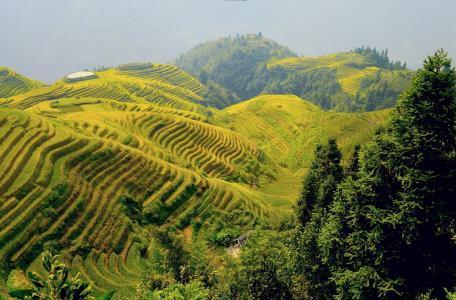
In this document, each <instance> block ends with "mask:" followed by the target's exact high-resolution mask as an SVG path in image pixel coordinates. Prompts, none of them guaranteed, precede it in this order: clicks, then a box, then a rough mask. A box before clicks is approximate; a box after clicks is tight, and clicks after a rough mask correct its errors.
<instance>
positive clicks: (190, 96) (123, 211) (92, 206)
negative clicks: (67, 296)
mask: <svg viewBox="0 0 456 300" xmlns="http://www.w3.org/2000/svg"><path fill="white" fill-rule="evenodd" d="M201 91H202V85H201V84H200V83H199V82H198V81H197V80H195V79H194V78H193V77H191V76H190V75H188V74H187V73H185V72H183V71H181V70H179V69H177V68H176V67H173V66H168V65H151V64H130V65H124V66H120V67H118V68H115V69H109V70H106V71H102V72H96V73H95V75H94V77H93V78H91V79H88V80H82V81H76V82H68V81H67V80H62V81H59V82H57V83H55V84H54V85H52V86H49V87H42V88H38V89H36V90H33V91H29V92H27V93H24V94H21V95H17V96H14V97H9V98H6V99H0V125H1V126H0V141H1V143H0V174H1V175H0V270H3V274H0V277H2V278H3V281H4V280H5V279H6V276H7V275H8V272H9V270H11V269H13V268H28V269H30V270H36V271H38V272H42V269H41V268H40V266H39V264H38V262H39V257H38V254H39V253H40V252H41V251H42V250H43V249H45V248H46V249H52V250H53V251H55V252H60V253H61V254H62V255H63V257H64V258H65V260H66V261H67V262H68V263H69V264H70V265H71V266H72V270H73V272H81V274H82V276H83V278H84V279H85V280H86V281H88V282H90V283H91V284H92V285H93V287H94V291H95V293H96V294H100V293H102V292H106V291H110V290H117V291H118V293H117V296H116V297H119V299H121V298H122V297H128V296H126V295H131V294H132V293H133V292H134V289H135V287H136V285H137V284H139V282H140V281H141V279H142V276H143V275H142V274H143V273H144V272H145V267H146V266H147V264H145V261H144V258H143V257H142V256H141V253H142V252H141V251H142V250H141V249H152V248H154V249H155V247H158V248H159V249H161V248H162V247H165V246H164V245H163V244H162V242H161V239H160V238H159V237H160V236H162V235H161V234H158V233H157V231H158V232H162V233H166V234H170V233H173V234H177V236H181V235H182V234H183V232H187V233H188V232H190V233H191V232H192V231H194V232H195V234H196V232H197V231H198V230H203V229H204V228H208V226H209V227H210V226H212V224H213V223H217V224H218V223H219V222H222V224H225V225H226V226H228V227H229V226H233V227H235V228H239V230H240V231H241V232H242V231H247V230H249V228H251V227H252V226H253V224H256V223H258V222H262V220H263V221H264V220H267V219H268V218H269V217H271V216H274V214H276V213H277V212H280V211H286V210H289V208H290V204H291V203H292V202H293V201H294V200H295V196H297V194H298V192H299V189H300V181H301V176H302V174H303V173H304V172H305V170H306V168H307V167H308V166H309V164H310V162H311V158H312V154H313V149H314V146H315V144H316V143H318V142H320V141H323V140H325V139H326V138H327V137H329V136H336V137H338V138H339V141H340V145H341V147H342V150H343V152H344V153H348V152H350V151H352V148H353V145H354V144H355V143H364V142H366V141H367V140H368V139H369V137H370V136H371V135H372V134H373V132H374V130H375V129H376V128H377V127H378V126H379V125H381V124H382V123H383V121H384V119H385V117H386V116H387V114H388V112H387V111H380V112H376V113H359V114H347V113H332V112H325V111H323V110H321V109H320V108H318V107H317V106H315V105H313V104H311V103H309V102H307V101H304V100H302V99H300V98H298V97H296V96H261V97H258V98H254V99H251V100H249V101H246V102H243V103H240V104H238V105H235V106H232V107H229V108H226V109H224V110H221V111H220V110H217V109H212V108H207V107H205V106H203V105H202V103H205V99H204V98H203V97H202V96H201V95H200V94H201ZM277 208H280V209H279V210H277ZM225 215H227V216H230V215H232V216H236V217H223V216H225ZM220 216H221V217H220ZM240 216H242V217H240ZM218 218H222V219H221V220H223V221H220V220H219V221H216V220H218ZM229 220H231V221H229ZM198 224H199V225H198ZM211 230H219V229H211ZM212 255H214V254H212ZM1 285H2V284H1V281H0V286H1ZM0 290H1V289H0ZM0 294H1V292H0Z"/></svg>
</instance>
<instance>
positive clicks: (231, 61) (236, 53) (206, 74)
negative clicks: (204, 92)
mask: <svg viewBox="0 0 456 300" xmlns="http://www.w3.org/2000/svg"><path fill="white" fill-rule="evenodd" d="M291 56H296V54H295V53H293V52H292V51H291V50H289V49H288V48H286V47H284V46H282V45H279V44H278V43H276V42H274V41H271V40H269V39H267V38H265V37H263V36H261V35H254V34H249V35H243V36H237V37H227V38H221V39H218V40H216V41H213V42H207V43H203V44H200V45H198V46H196V47H194V48H193V49H191V50H190V51H188V52H187V53H185V54H184V55H181V56H180V57H179V58H178V59H177V60H176V65H177V66H178V67H180V68H182V69H183V70H185V71H187V72H189V73H191V74H194V75H196V76H197V77H198V78H199V79H200V80H201V82H203V83H204V84H207V85H208V87H209V94H211V96H212V97H215V98H213V99H210V100H212V103H213V104H214V105H215V106H217V107H226V106H228V105H230V104H232V103H236V102H239V101H240V100H245V99H248V98H251V97H254V96H256V95H258V94H259V93H260V92H261V90H262V84H263V81H264V78H259V77H258V75H259V74H261V73H262V70H263V68H264V67H265V65H266V63H267V62H268V61H270V60H271V59H280V58H285V57H291ZM226 93H228V95H227V96H225V97H224V95H223V94H226Z"/></svg>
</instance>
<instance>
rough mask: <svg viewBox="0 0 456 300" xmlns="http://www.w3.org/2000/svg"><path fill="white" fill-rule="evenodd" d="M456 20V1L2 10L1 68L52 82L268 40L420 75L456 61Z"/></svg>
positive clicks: (156, 3)
mask: <svg viewBox="0 0 456 300" xmlns="http://www.w3.org/2000/svg"><path fill="white" fill-rule="evenodd" d="M455 11H456V3H455V2H454V1H452V0H436V1H428V0H419V1H411V0H406V1H394V0H387V1H382V3H381V4H379V3H377V2H372V1H362V0H348V1H338V0H325V1H317V0H311V1H301V0H283V1H278V0H249V1H245V2H244V1H242V2H237V1H222V0H193V1H188V0H185V1H184V0H153V1H146V0H134V1H129V2H126V1H121V0H111V1H108V0H96V1H93V0H78V1H59V0H43V1H30V0H16V1H4V3H2V12H3V14H2V21H1V24H2V26H0V36H1V37H2V38H1V39H0V49H1V50H0V65H6V66H8V67H11V68H13V69H14V70H17V71H18V72H21V73H23V74H25V75H27V76H30V77H32V78H35V79H39V80H42V81H45V82H52V81H54V80H56V79H58V78H61V77H62V76H63V75H64V74H66V73H69V72H73V71H77V70H80V69H84V68H89V69H90V68H92V67H97V66H101V65H105V66H113V65H118V64H122V63H126V62H132V61H153V62H167V61H171V60H173V59H174V58H176V57H178V56H179V54H181V53H183V52H185V51H187V50H189V49H190V48H192V47H193V46H194V45H196V44H197V43H200V42H203V41H207V40H212V39H215V38H218V37H222V36H228V35H232V36H234V35H236V34H237V33H240V34H245V33H258V32H260V31H261V32H262V33H263V34H264V35H265V36H267V37H269V38H271V39H273V40H275V41H277V42H279V43H281V44H283V45H285V46H287V47H289V48H290V49H291V50H293V51H295V52H297V53H298V54H303V55H322V54H328V53H334V52H339V51H346V50H349V49H352V48H354V47H356V46H361V45H363V44H364V45H370V46H375V47H377V48H379V49H384V48H388V49H389V50H390V56H391V58H392V59H394V60H401V61H406V62H407V63H408V65H409V66H410V67H412V68H414V67H417V66H419V65H420V62H421V60H422V57H424V56H425V55H427V54H429V53H431V52H432V51H433V50H435V48H439V47H443V48H445V49H446V50H448V51H449V53H450V55H451V56H453V57H455V56H456V39H455V38H454V37H455V36H456V25H455V23H454V22H452V19H453V16H454V12H455ZM386 20H387V21H386ZM398 29H400V30H398ZM423 41H425V42H423Z"/></svg>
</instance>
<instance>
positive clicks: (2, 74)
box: [0, 67, 44, 98]
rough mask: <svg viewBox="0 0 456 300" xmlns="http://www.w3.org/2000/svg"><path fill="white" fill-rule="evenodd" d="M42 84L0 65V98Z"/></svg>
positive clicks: (26, 90) (23, 91)
mask: <svg viewBox="0 0 456 300" xmlns="http://www.w3.org/2000/svg"><path fill="white" fill-rule="evenodd" d="M43 85H44V84H43V83H41V82H39V81H36V80H32V79H29V78H27V77H24V76H22V75H20V74H18V73H16V72H14V71H12V70H10V69H8V68H5V67H0V98H6V97H10V96H15V95H18V94H21V93H25V92H28V91H30V90H33V89H35V88H38V87H42V86H43Z"/></svg>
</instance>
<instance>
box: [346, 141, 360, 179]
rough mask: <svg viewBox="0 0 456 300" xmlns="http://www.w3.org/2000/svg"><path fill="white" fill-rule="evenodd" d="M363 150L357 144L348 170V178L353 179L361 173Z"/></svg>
mask: <svg viewBox="0 0 456 300" xmlns="http://www.w3.org/2000/svg"><path fill="white" fill-rule="evenodd" d="M360 150H361V146H360V145H358V144H356V145H355V148H354V149H353V155H352V157H351V158H350V162H349V164H348V168H347V176H351V177H352V178H354V179H355V178H356V177H357V173H358V171H359V151H360Z"/></svg>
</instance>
